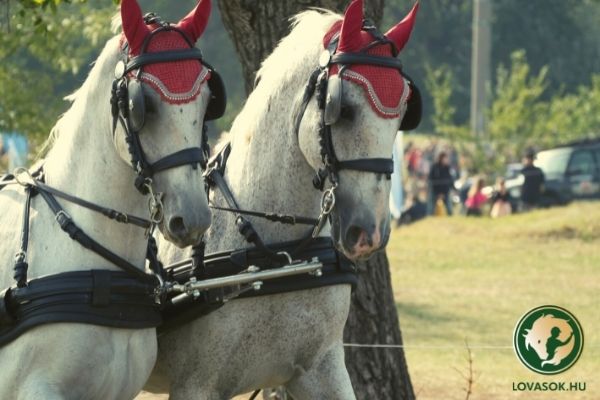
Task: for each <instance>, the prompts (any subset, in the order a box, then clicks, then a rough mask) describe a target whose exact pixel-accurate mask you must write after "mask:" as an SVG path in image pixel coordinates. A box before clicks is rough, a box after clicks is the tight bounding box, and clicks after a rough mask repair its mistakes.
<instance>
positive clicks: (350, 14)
mask: <svg viewBox="0 0 600 400" xmlns="http://www.w3.org/2000/svg"><path fill="white" fill-rule="evenodd" d="M362 24H363V1H362V0H354V1H353V2H352V3H350V5H349V6H348V8H347V9H346V12H345V13H344V19H343V21H342V30H341V32H340V41H339V44H338V51H339V52H342V53H346V52H352V51H357V50H359V49H360V47H361V39H360V35H361V31H362Z"/></svg>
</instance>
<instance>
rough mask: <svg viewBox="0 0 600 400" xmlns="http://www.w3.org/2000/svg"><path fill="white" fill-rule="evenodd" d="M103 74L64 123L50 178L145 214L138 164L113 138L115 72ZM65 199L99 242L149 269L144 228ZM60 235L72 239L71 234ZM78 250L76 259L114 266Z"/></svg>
mask: <svg viewBox="0 0 600 400" xmlns="http://www.w3.org/2000/svg"><path fill="white" fill-rule="evenodd" d="M104 75H106V74H104ZM103 78H106V79H105V81H101V82H99V83H98V84H97V85H95V87H94V89H92V90H90V91H88V92H87V93H86V95H85V96H83V97H81V96H78V98H77V99H76V100H75V102H74V103H73V105H72V107H71V109H70V110H69V111H68V112H67V114H65V116H64V117H63V121H61V123H60V124H59V125H60V127H61V131H60V136H59V137H58V138H57V139H56V143H55V145H54V146H53V148H52V150H51V151H50V153H49V155H48V157H47V159H46V161H45V164H44V171H45V176H46V182H47V183H48V184H49V185H51V186H53V187H55V188H58V189H60V190H62V191H65V192H67V193H70V194H73V195H75V196H77V197H79V198H82V199H85V200H88V201H91V202H93V203H96V204H99V205H102V206H105V207H109V208H113V209H116V210H119V211H123V212H127V213H130V214H133V215H137V216H141V217H144V216H146V214H147V208H146V204H147V203H146V200H145V199H144V198H143V197H142V196H141V195H140V194H139V193H138V192H137V191H136V190H135V188H134V185H133V180H134V173H133V170H132V168H131V167H130V166H129V165H128V164H127V163H126V162H125V161H124V160H123V159H121V158H120V157H119V155H118V154H117V151H116V149H115V147H114V145H113V143H112V134H111V130H112V116H111V113H110V97H109V96H110V87H111V86H110V85H111V83H112V82H111V75H110V74H108V75H106V77H104V76H103ZM59 202H60V203H61V205H62V206H63V207H64V208H65V210H66V211H67V212H68V213H69V215H71V216H72V217H73V220H74V221H75V223H76V224H77V225H78V226H79V227H80V228H82V229H83V230H84V231H85V232H86V233H88V234H89V235H90V236H92V237H93V238H94V239H95V240H96V241H97V242H99V243H101V244H102V245H103V246H105V247H106V248H108V249H110V250H111V251H113V252H115V253H116V254H118V255H120V256H121V257H123V258H125V259H126V260H128V261H129V262H131V263H133V264H134V265H137V266H139V267H140V268H143V266H144V259H145V254H146V252H145V250H146V243H147V241H146V239H145V236H144V232H143V230H142V229H140V228H137V227H135V226H133V225H128V224H121V223H117V222H115V221H112V220H110V219H108V218H106V217H104V216H102V215H100V214H98V213H95V212H92V211H90V210H87V209H85V208H83V207H80V206H77V205H74V204H72V203H69V202H66V201H61V200H60V199H59ZM60 236H61V238H62V239H64V240H67V241H69V240H70V239H69V238H68V236H66V235H60ZM74 251H78V255H73V254H71V255H72V256H73V257H71V258H72V259H73V263H74V264H77V263H81V262H82V261H81V258H83V260H91V262H93V263H94V264H93V265H94V267H99V266H101V267H106V268H114V266H113V265H112V264H110V263H109V262H108V261H105V260H104V259H101V258H99V257H97V256H96V255H95V254H93V253H91V252H90V251H89V250H86V249H83V248H82V247H80V246H79V247H78V246H76V248H75V250H74ZM89 262H90V261H87V262H86V264H89ZM67 264H68V262H67ZM81 267H82V266H81V265H79V268H81ZM65 268H66V269H69V266H68V265H66V266H65Z"/></svg>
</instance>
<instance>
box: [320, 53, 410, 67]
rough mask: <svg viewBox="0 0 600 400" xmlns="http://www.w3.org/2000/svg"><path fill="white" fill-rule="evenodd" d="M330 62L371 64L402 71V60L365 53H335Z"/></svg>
mask: <svg viewBox="0 0 600 400" xmlns="http://www.w3.org/2000/svg"><path fill="white" fill-rule="evenodd" d="M330 63H331V64H342V65H355V64H359V65H373V66H376V67H385V68H393V69H397V70H400V71H402V61H400V60H399V59H397V58H392V57H382V56H374V55H371V54H367V53H336V54H334V55H332V56H331V61H330Z"/></svg>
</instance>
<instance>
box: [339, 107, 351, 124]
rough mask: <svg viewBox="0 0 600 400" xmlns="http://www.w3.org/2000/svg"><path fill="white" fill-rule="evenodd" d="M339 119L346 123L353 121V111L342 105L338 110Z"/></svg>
mask: <svg viewBox="0 0 600 400" xmlns="http://www.w3.org/2000/svg"><path fill="white" fill-rule="evenodd" d="M340 117H341V118H342V119H345V120H347V121H353V120H354V109H353V108H352V107H350V106H348V105H342V109H341V110H340Z"/></svg>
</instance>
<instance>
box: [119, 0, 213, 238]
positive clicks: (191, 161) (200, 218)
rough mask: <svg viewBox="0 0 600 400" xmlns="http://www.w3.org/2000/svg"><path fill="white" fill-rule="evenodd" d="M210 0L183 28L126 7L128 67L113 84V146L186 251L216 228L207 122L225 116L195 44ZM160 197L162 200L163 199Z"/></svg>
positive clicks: (123, 45)
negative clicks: (206, 177) (205, 174)
mask: <svg viewBox="0 0 600 400" xmlns="http://www.w3.org/2000/svg"><path fill="white" fill-rule="evenodd" d="M210 9H211V3H210V0H201V1H200V2H199V4H198V5H197V6H196V7H195V8H194V9H193V10H192V11H191V12H190V13H189V14H188V15H187V16H186V17H185V18H183V19H182V20H181V21H179V22H178V23H177V24H170V23H166V22H164V21H162V20H161V19H160V18H158V17H156V16H154V15H152V14H149V15H146V16H145V17H144V16H142V11H141V9H140V6H139V5H138V4H137V2H136V0H123V1H122V3H121V26H122V35H121V37H120V41H119V50H120V57H121V59H120V61H119V62H118V63H117V65H116V67H115V83H114V84H113V97H112V108H113V126H114V127H116V129H113V141H114V143H115V146H116V148H117V150H118V152H119V155H120V157H121V158H122V159H123V160H124V161H126V162H127V163H130V164H131V165H132V166H133V168H134V170H135V172H136V173H137V177H136V187H137V188H138V190H140V191H141V192H142V193H145V194H147V193H148V192H150V194H151V195H152V196H153V197H152V200H151V201H153V202H154V205H155V206H156V205H157V204H158V205H159V206H160V209H155V210H154V213H155V215H154V216H153V218H155V219H156V222H158V226H159V228H160V230H161V232H162V233H163V234H164V236H165V237H166V238H167V239H168V240H170V241H172V242H173V243H175V244H176V245H178V246H181V247H183V246H187V245H191V244H194V243H196V242H197V241H198V240H199V239H200V237H201V235H202V234H203V233H204V231H205V230H206V229H207V228H208V226H209V225H210V210H209V208H208V202H207V198H206V193H205V187H204V183H203V179H202V176H201V175H202V169H203V167H204V166H205V162H206V156H207V154H206V152H207V145H208V144H207V142H206V136H205V135H206V132H205V127H204V120H205V119H213V118H216V117H218V116H220V114H222V112H223V104H220V102H222V101H223V99H221V98H216V97H215V93H213V90H212V89H213V88H214V87H215V86H214V85H212V83H214V82H215V81H218V82H217V83H219V82H220V78H219V77H218V75H217V74H216V72H215V71H213V70H212V68H211V67H210V66H208V65H207V64H205V63H204V61H203V60H202V55H201V53H200V51H199V50H198V49H195V43H196V41H197V40H198V39H199V38H200V36H201V35H202V33H203V31H204V29H205V27H206V25H207V22H208V17H209V14H210ZM159 193H160V194H159Z"/></svg>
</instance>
